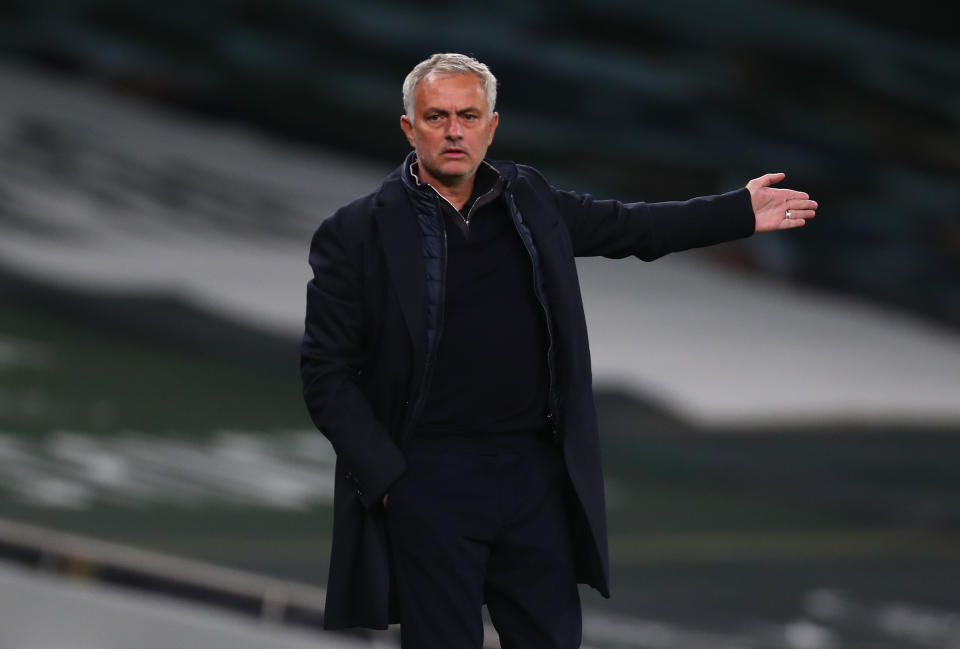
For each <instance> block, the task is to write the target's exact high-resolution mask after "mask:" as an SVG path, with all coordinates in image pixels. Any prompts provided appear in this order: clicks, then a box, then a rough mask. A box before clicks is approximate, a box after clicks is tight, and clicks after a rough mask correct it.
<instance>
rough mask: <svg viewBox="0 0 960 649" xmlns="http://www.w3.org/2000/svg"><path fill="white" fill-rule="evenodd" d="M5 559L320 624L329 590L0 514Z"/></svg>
mask: <svg viewBox="0 0 960 649" xmlns="http://www.w3.org/2000/svg"><path fill="white" fill-rule="evenodd" d="M0 560H6V561H12V562H15V563H19V564H22V565H26V566H31V567H34V568H36V569H37V570H40V571H42V572H46V573H53V574H59V575H62V576H65V577H73V578H81V579H89V580H94V581H97V582H101V583H104V584H111V585H116V586H122V587H126V588H134V589H138V590H143V591H149V592H152V593H158V594H165V595H170V596H173V597H176V598H179V599H182V600H190V601H198V602H203V603H204V604H207V605H210V606H216V607H219V608H223V609H228V610H231V611H235V612H239V613H243V614H246V615H251V616H254V617H259V618H262V619H264V620H266V621H271V622H277V623H282V624H295V625H300V626H307V627H314V628H321V626H322V622H323V606H324V601H325V599H326V592H325V591H324V589H322V588H316V587H312V586H307V585H303V584H297V583H293V582H289V581H283V580H278V579H272V578H270V577H264V576H262V575H257V574H253V573H248V572H243V571H241V570H235V569H232V568H226V567H222V566H215V565H211V564H208V563H203V562H200V561H192V560H189V559H182V558H178V557H171V556H167V555H163V554H160V553H157V552H150V551H147V550H140V549H136V548H131V547H127V546H123V545H119V544H115V543H107V542H104V541H99V540H94V539H89V538H84V537H80V536H75V535H72V534H64V533H61V532H57V531H54V530H49V529H44V528H40V527H35V526H32V525H25V524H22V523H16V522H12V521H7V520H0Z"/></svg>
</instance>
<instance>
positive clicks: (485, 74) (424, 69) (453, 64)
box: [403, 53, 497, 123]
mask: <svg viewBox="0 0 960 649" xmlns="http://www.w3.org/2000/svg"><path fill="white" fill-rule="evenodd" d="M432 72H437V73H439V74H444V75H456V74H475V75H476V76H478V77H480V81H481V82H483V90H484V92H485V94H486V95H487V107H488V108H489V109H490V115H493V107H494V106H495V105H496V104H497V78H496V77H495V76H493V73H492V72H490V68H488V67H487V66H486V65H484V64H483V63H481V62H480V61H478V60H476V59H475V58H472V57H469V56H466V55H465V54H453V53H448V54H434V55H433V56H431V57H430V58H428V59H426V60H424V61H420V63H417V65H416V66H415V67H414V68H413V70H411V71H410V74H408V75H407V78H406V79H404V80H403V110H404V111H405V112H406V113H407V119H409V120H410V122H411V123H413V104H414V100H413V96H414V94H415V93H416V90H417V86H418V85H420V82H421V81H423V79H424V77H426V76H427V75H428V74H430V73H432Z"/></svg>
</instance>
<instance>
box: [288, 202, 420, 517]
mask: <svg viewBox="0 0 960 649" xmlns="http://www.w3.org/2000/svg"><path fill="white" fill-rule="evenodd" d="M310 266H311V268H312V269H313V279H311V280H310V282H309V283H308V284H307V314H306V323H305V327H304V335H303V344H302V346H301V355H300V374H301V377H302V379H303V397H304V400H305V401H306V404H307V410H309V412H310V416H311V417H312V418H313V422H314V423H315V424H316V426H317V428H318V429H320V431H321V432H322V433H323V434H324V435H326V437H327V438H328V439H329V440H330V443H331V444H332V445H333V448H334V451H336V453H337V458H338V460H339V461H340V463H341V465H342V467H343V468H344V471H343V476H344V477H345V478H346V479H347V480H349V481H350V482H351V483H352V486H353V488H354V490H355V491H356V493H357V496H358V497H359V498H360V501H361V502H362V503H363V505H364V506H365V507H367V508H369V507H372V506H374V505H377V504H379V502H380V500H381V498H382V496H383V494H384V492H385V491H386V490H387V488H388V487H389V486H390V484H391V483H393V481H394V480H396V479H397V478H398V477H399V476H400V475H401V474H402V473H403V472H404V471H405V470H406V462H405V460H404V456H403V453H402V452H401V451H400V449H399V448H398V447H397V445H396V443H395V442H394V441H393V439H392V438H391V437H390V434H389V432H388V431H387V429H386V427H385V426H384V425H383V424H382V422H380V421H379V420H378V418H377V416H376V414H375V413H374V411H373V409H372V408H371V406H370V402H369V400H368V399H367V397H366V396H365V395H364V393H363V391H362V390H361V389H360V385H359V381H360V378H361V373H362V371H363V366H364V359H365V357H366V349H367V346H366V344H365V340H364V338H365V336H364V323H363V305H362V302H361V299H362V294H363V292H362V288H363V287H362V274H361V273H360V271H359V270H358V263H357V260H356V259H351V255H350V254H348V252H347V249H346V246H345V243H344V233H343V227H342V222H341V219H340V218H338V217H337V215H334V216H333V217H331V218H329V219H327V220H326V221H324V222H323V223H322V224H321V225H320V227H319V228H318V229H317V232H316V234H314V236H313V240H312V242H311V244H310Z"/></svg>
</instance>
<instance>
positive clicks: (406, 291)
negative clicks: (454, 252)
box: [375, 181, 427, 355]
mask: <svg viewBox="0 0 960 649" xmlns="http://www.w3.org/2000/svg"><path fill="white" fill-rule="evenodd" d="M375 218H376V221H377V227H378V228H379V229H380V234H381V236H380V245H381V246H382V247H383V254H384V257H385V258H386V261H387V268H388V269H389V271H390V280H391V282H392V283H393V288H394V290H395V291H396V292H397V298H398V299H399V301H400V309H401V311H402V312H403V318H404V320H405V321H406V323H407V330H408V331H409V333H410V337H411V339H412V341H413V345H414V349H416V350H417V351H418V352H421V354H419V355H422V351H423V347H424V344H425V340H426V302H427V288H426V267H425V264H424V261H423V244H422V242H421V235H420V229H419V226H418V225H417V219H416V215H415V214H414V211H413V206H412V205H411V204H410V200H409V199H408V197H407V196H406V193H405V191H404V189H403V187H402V186H401V184H400V182H399V181H398V182H392V183H387V184H386V185H384V188H383V190H382V191H381V192H380V196H379V197H378V200H377V206H376V212H375Z"/></svg>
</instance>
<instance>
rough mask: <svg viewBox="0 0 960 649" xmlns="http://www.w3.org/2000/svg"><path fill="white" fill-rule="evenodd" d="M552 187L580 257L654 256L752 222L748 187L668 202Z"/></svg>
mask: <svg viewBox="0 0 960 649" xmlns="http://www.w3.org/2000/svg"><path fill="white" fill-rule="evenodd" d="M552 192H553V194H554V196H555V199H556V202H557V207H558V209H559V211H560V214H561V216H562V218H563V219H564V221H565V222H566V225H567V229H568V230H569V232H570V239H571V241H572V243H573V248H574V254H575V255H577V256H578V257H588V256H604V257H614V258H620V257H627V256H630V255H635V256H637V257H639V258H640V259H643V260H644V261H652V260H654V259H657V258H659V257H662V256H664V255H666V254H668V253H671V252H679V251H681V250H687V249H689V248H699V247H702V246H709V245H713V244H716V243H722V242H724V241H731V240H733V239H739V238H742V237H748V236H750V235H751V234H753V232H754V229H755V227H756V222H755V218H754V215H753V207H752V205H751V202H750V192H749V191H748V190H747V189H746V188H743V189H739V190H736V191H732V192H728V193H726V194H720V195H717V196H704V197H701V198H694V199H691V200H689V201H684V202H669V203H622V202H620V201H614V200H597V199H595V198H593V197H592V196H590V195H589V194H577V193H575V192H569V191H561V190H557V189H552Z"/></svg>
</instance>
